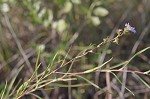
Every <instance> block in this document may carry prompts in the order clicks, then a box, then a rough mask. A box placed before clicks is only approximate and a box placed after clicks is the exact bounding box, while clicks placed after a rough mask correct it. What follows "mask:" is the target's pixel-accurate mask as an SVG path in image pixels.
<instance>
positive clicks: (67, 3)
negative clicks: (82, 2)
mask: <svg viewBox="0 0 150 99" xmlns="http://www.w3.org/2000/svg"><path fill="white" fill-rule="evenodd" d="M71 9H72V3H71V2H66V3H65V6H64V12H65V13H68V12H70V11H71Z"/></svg>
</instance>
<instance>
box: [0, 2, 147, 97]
mask: <svg viewBox="0 0 150 99" xmlns="http://www.w3.org/2000/svg"><path fill="white" fill-rule="evenodd" d="M149 5H150V0H0V13H1V14H0V20H1V22H0V75H4V76H1V77H0V90H2V89H4V88H5V83H6V82H5V81H7V82H8V83H10V82H11V79H13V77H14V75H15V72H16V71H17V70H18V68H19V67H21V66H22V65H24V68H23V69H22V72H21V73H20V74H19V75H18V77H17V78H16V79H17V81H15V84H18V82H19V81H20V79H21V84H22V83H23V82H25V81H27V79H28V78H30V76H31V74H30V73H29V68H28V66H27V64H26V63H25V61H24V59H23V57H22V55H21V52H20V51H19V49H20V48H18V46H17V44H16V43H17V42H16V41H15V40H14V38H13V36H12V34H11V29H10V28H9V27H8V24H7V22H6V21H10V23H11V25H12V29H13V31H14V32H15V34H16V36H17V38H18V39H19V43H20V44H21V46H22V48H23V49H24V53H25V54H26V55H27V57H28V60H29V62H30V63H31V66H32V68H35V63H36V58H37V53H38V50H39V49H42V51H41V57H40V63H41V64H42V66H41V67H39V68H40V69H39V71H38V72H39V73H40V72H42V71H43V70H45V69H46V67H47V66H48V65H49V64H51V62H53V63H54V66H53V69H56V68H58V66H59V65H60V62H62V61H63V60H64V58H66V60H65V62H67V61H68V60H70V59H72V58H74V57H75V56H76V55H77V54H78V53H81V52H84V51H85V50H87V49H91V48H93V46H95V45H97V44H99V43H100V42H102V41H103V38H105V39H107V38H109V37H111V36H112V35H113V32H114V31H116V29H117V28H119V27H124V24H125V23H126V22H130V23H131V24H133V26H135V27H136V30H137V34H135V35H132V34H131V35H130V36H126V37H124V38H122V39H121V40H120V41H119V46H118V45H114V44H112V45H109V44H108V45H105V46H103V47H101V48H99V49H97V50H95V52H93V53H90V54H88V55H86V56H83V57H82V58H81V59H80V60H77V62H75V63H74V64H73V67H72V69H71V71H72V72H80V71H85V70H88V69H91V68H95V67H97V66H99V65H101V64H102V63H103V62H104V60H107V59H108V58H109V57H112V56H113V57H115V58H114V60H113V61H112V62H111V63H110V64H111V65H112V64H113V65H114V64H115V65H116V64H119V63H120V62H123V61H125V60H127V59H129V58H130V56H131V50H132V48H133V46H134V44H135V43H136V41H137V40H138V39H139V37H140V35H141V33H142V32H143V31H144V29H145V28H146V26H147V25H148V24H149V22H150V19H149V15H150V6H149ZM126 13H127V15H126ZM6 16H8V18H9V20H6ZM148 29H149V28H148ZM147 32H149V30H148V31H147ZM147 32H146V33H147ZM145 35H146V36H145ZM145 35H144V37H143V39H142V40H141V43H140V44H139V46H138V48H137V50H141V49H143V48H145V47H147V46H150V42H149V38H150V34H148V33H147V34H145ZM68 51H69V52H68ZM56 53H57V54H58V55H57V57H56V59H55V60H53V58H54V57H55V55H56ZM67 53H69V54H68V56H67V57H66V55H67ZM132 54H133V53H132ZM105 56H106V57H105ZM103 58H104V59H103ZM149 58H150V53H149V52H146V53H144V54H142V55H141V56H139V57H137V58H136V59H135V60H134V61H133V62H131V64H130V69H135V70H139V71H147V70H148V69H149V62H148V60H149ZM139 64H141V65H139ZM69 65H70V64H69ZM68 68H69V66H68V67H65V68H63V69H62V71H67V70H68ZM95 76H96V74H94V73H93V74H87V75H85V76H84V77H85V78H86V79H89V80H90V81H92V82H95V79H96V78H94V77H95ZM100 76H101V75H100ZM99 78H102V79H100V81H99V83H98V85H99V86H101V87H103V88H104V87H105V86H106V84H105V75H103V74H102V77H99ZM143 79H144V80H145V81H146V82H150V79H149V78H148V77H143ZM128 80H129V83H128V85H129V86H130V87H132V85H135V86H136V85H137V86H139V85H138V81H137V80H134V81H131V80H132V79H131V78H129V79H128ZM80 82H83V83H84V81H83V79H78V80H77V81H74V82H72V83H74V84H78V83H80ZM130 83H131V84H130ZM21 84H20V85H21ZM117 84H118V83H117ZM118 85H119V84H118ZM13 87H15V86H13ZM133 87H134V86H133ZM133 87H132V88H133ZM132 88H131V89H132ZM143 89H144V88H143ZM59 90H60V91H59V92H60V93H57V97H59V96H61V95H62V94H61V93H63V92H62V90H61V89H59ZM96 91H97V90H96V89H95V88H93V87H92V88H91V86H83V87H77V88H73V89H72V95H73V97H75V98H76V99H83V98H84V99H88V97H93V94H95V93H96ZM37 93H38V92H37ZM46 93H47V94H48V95H49V96H50V97H52V98H53V97H54V96H55V95H51V94H53V93H54V90H50V91H46ZM116 93H117V92H116ZM40 94H41V93H40ZM63 94H64V97H67V95H66V93H63ZM103 96H105V94H102V96H101V97H103ZM142 96H143V97H144V94H143V95H142ZM142 96H140V95H138V96H137V97H138V98H140V97H142ZM89 99H90V98H89Z"/></svg>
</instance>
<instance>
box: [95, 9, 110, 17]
mask: <svg viewBox="0 0 150 99" xmlns="http://www.w3.org/2000/svg"><path fill="white" fill-rule="evenodd" d="M93 13H94V15H96V16H101V17H104V16H106V15H108V13H109V12H108V10H107V9H105V8H103V7H97V8H95V9H94V11H93Z"/></svg>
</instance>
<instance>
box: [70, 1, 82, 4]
mask: <svg viewBox="0 0 150 99" xmlns="http://www.w3.org/2000/svg"><path fill="white" fill-rule="evenodd" d="M71 1H72V3H74V4H80V3H81V0H71Z"/></svg>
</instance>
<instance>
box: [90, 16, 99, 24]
mask: <svg viewBox="0 0 150 99" xmlns="http://www.w3.org/2000/svg"><path fill="white" fill-rule="evenodd" d="M91 21H92V23H93V25H95V26H98V25H99V24H100V23H101V20H100V19H99V17H96V16H92V17H91Z"/></svg>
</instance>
